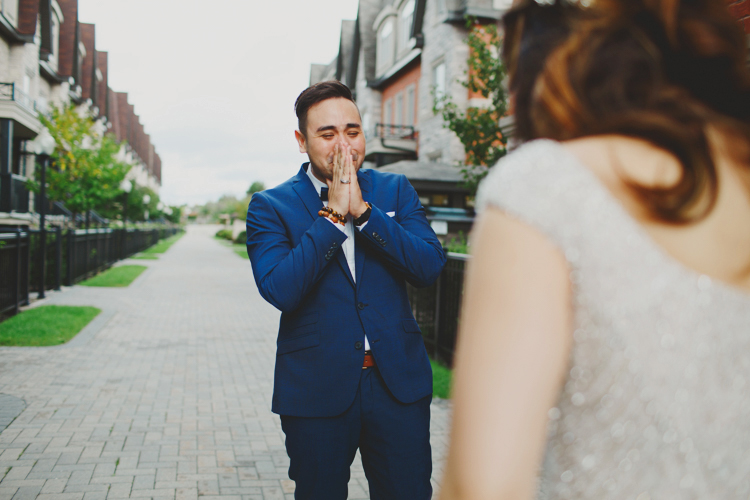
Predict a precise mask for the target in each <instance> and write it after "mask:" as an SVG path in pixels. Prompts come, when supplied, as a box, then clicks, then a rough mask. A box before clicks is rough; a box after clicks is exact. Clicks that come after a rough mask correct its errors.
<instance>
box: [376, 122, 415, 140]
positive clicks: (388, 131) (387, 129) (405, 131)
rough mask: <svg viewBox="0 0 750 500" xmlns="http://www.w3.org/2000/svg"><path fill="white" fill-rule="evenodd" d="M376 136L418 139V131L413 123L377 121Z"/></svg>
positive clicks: (381, 137)
mask: <svg viewBox="0 0 750 500" xmlns="http://www.w3.org/2000/svg"><path fill="white" fill-rule="evenodd" d="M375 137H376V138H378V139H405V140H416V138H417V132H416V130H415V129H414V126H413V125H393V124H390V123H376V124H375Z"/></svg>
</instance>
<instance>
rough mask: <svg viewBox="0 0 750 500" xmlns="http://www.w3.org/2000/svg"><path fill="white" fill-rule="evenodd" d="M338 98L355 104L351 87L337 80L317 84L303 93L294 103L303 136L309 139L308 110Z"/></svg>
mask: <svg viewBox="0 0 750 500" xmlns="http://www.w3.org/2000/svg"><path fill="white" fill-rule="evenodd" d="M337 97H343V98H344V99H348V100H350V101H352V102H354V96H352V91H351V90H349V87H347V86H346V85H344V84H343V83H341V82H339V81H337V80H330V81H327V82H320V83H316V84H315V85H311V86H310V87H307V88H306V89H305V90H303V91H302V93H301V94H300V95H299V97H297V102H295V103H294V112H295V113H297V121H298V126H299V131H300V132H302V135H304V136H305V137H307V112H308V110H309V109H310V108H312V107H313V106H314V105H316V104H318V103H319V102H323V101H325V100H328V99H334V98H337Z"/></svg>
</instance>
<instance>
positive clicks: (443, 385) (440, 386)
mask: <svg viewBox="0 0 750 500" xmlns="http://www.w3.org/2000/svg"><path fill="white" fill-rule="evenodd" d="M430 364H431V365H432V393H433V395H434V396H435V397H438V398H443V399H448V398H449V397H450V388H451V377H452V376H453V371H452V370H451V369H450V368H446V367H445V366H443V365H441V364H440V363H437V362H436V361H432V360H430Z"/></svg>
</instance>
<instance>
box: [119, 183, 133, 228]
mask: <svg viewBox="0 0 750 500" xmlns="http://www.w3.org/2000/svg"><path fill="white" fill-rule="evenodd" d="M120 190H122V192H123V193H125V201H124V202H123V204H122V228H123V229H126V227H125V226H126V224H127V221H128V197H129V196H128V195H129V194H130V191H132V190H133V185H132V184H131V183H130V181H129V180H123V181H122V182H121V183H120Z"/></svg>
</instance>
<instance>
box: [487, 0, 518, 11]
mask: <svg viewBox="0 0 750 500" xmlns="http://www.w3.org/2000/svg"><path fill="white" fill-rule="evenodd" d="M512 5H513V0H492V8H493V9H497V10H507V9H510V8H511V6H512Z"/></svg>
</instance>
